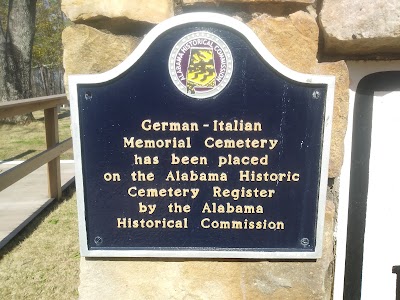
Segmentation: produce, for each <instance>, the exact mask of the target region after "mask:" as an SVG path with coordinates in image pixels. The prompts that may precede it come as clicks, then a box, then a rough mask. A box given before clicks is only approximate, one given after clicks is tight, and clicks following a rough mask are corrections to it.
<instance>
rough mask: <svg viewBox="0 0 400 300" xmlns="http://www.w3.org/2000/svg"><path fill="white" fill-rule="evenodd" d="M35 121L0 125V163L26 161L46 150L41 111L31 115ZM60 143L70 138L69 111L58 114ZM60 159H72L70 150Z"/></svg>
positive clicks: (64, 110)
mask: <svg viewBox="0 0 400 300" xmlns="http://www.w3.org/2000/svg"><path fill="white" fill-rule="evenodd" d="M33 115H34V117H35V119H36V121H34V122H32V123H30V124H27V125H21V124H16V125H14V124H0V145H1V147H0V161H1V160H7V161H8V160H26V159H29V158H31V157H33V156H35V155H37V154H39V153H40V152H41V151H43V150H46V135H45V127H44V117H43V111H38V112H34V113H33ZM58 116H59V121H58V128H59V136H60V141H63V140H65V139H67V138H69V137H71V130H70V128H71V121H70V117H69V110H66V109H61V111H60V113H59V115H58ZM61 159H73V153H72V149H70V150H68V151H66V152H65V153H63V154H62V155H61Z"/></svg>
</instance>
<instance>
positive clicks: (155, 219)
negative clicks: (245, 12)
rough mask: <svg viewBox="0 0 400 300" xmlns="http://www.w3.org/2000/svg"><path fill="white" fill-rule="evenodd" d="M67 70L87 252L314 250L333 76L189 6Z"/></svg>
mask: <svg viewBox="0 0 400 300" xmlns="http://www.w3.org/2000/svg"><path fill="white" fill-rule="evenodd" d="M69 80H70V91H71V107H72V113H73V115H72V118H73V135H74V150H75V160H76V166H77V168H76V181H77V193H78V207H79V220H80V223H79V227H80V240H81V252H82V255H84V256H110V257H115V256H117V257H118V256H120V257H129V256H131V257H157V256H159V257H226V258H230V257H232V258H291V259H293V258H301V259H303V258H317V257H319V256H320V255H321V248H322V245H321V243H322V231H323V219H324V208H325V196H326V185H327V163H328V157H329V140H330V130H331V115H332V102H333V86H334V78H333V77H330V76H315V75H305V74H300V73H296V72H294V71H291V70H289V69H287V68H286V67H284V66H283V65H281V64H280V63H279V62H277V61H276V59H275V58H274V57H272V55H271V54H270V53H269V52H268V51H267V50H266V49H265V48H264V47H263V46H262V44H261V42H260V41H259V40H258V39H257V37H256V36H255V35H254V33H253V32H252V31H251V30H250V29H249V28H247V27H246V26H245V25H243V24H242V23H240V22H238V21H235V20H234V19H232V18H229V17H226V16H222V15H217V14H208V13H197V14H186V15H181V16H178V17H174V18H172V19H170V20H167V21H165V22H164V23H161V24H160V25H158V26H156V27H155V28H154V29H153V30H152V31H151V32H150V33H149V34H148V35H147V36H146V37H145V39H144V40H143V42H142V43H141V44H140V45H139V46H138V48H137V49H136V50H135V51H134V52H133V53H132V54H131V56H129V57H128V58H127V59H126V60H125V61H124V62H123V63H122V64H121V65H119V66H118V67H116V68H115V69H113V70H111V71H109V72H106V73H104V74H100V75H79V76H70V78H69Z"/></svg>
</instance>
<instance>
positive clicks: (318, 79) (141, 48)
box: [68, 13, 335, 259]
mask: <svg viewBox="0 0 400 300" xmlns="http://www.w3.org/2000/svg"><path fill="white" fill-rule="evenodd" d="M195 22H202V23H210V24H217V25H222V26H226V27H229V28H231V29H233V30H236V31H237V32H239V33H240V34H241V35H242V36H243V37H244V38H245V39H247V41H248V42H249V43H250V44H251V45H252V46H253V47H254V48H255V49H256V50H257V51H258V53H259V55H260V56H261V57H262V58H263V59H264V60H265V61H266V62H267V63H268V64H269V65H270V66H271V67H273V68H274V69H275V70H276V71H278V72H279V73H281V74H282V75H284V76H285V77H287V78H289V79H291V80H293V81H296V82H299V83H308V84H326V85H327V96H326V106H325V107H326V108H325V121H324V138H323V144H322V157H321V171H320V186H319V199H318V215H317V229H316V245H315V251H313V252H296V251H293V252H290V251H276V252H275V251H274V252H272V251H271V252H265V251H247V250H246V251H241V250H240V249H237V250H235V249H231V250H218V251H216V250H112V249H110V250H90V249H89V247H88V243H87V232H86V220H85V205H84V193H83V175H82V157H81V143H80V124H79V117H78V116H79V108H78V94H77V87H78V84H94V83H102V82H107V81H109V80H112V79H114V78H115V77H117V76H118V75H120V74H122V73H123V72H125V71H126V70H128V69H129V68H130V67H132V66H133V65H134V64H135V62H136V61H137V60H138V59H139V58H140V57H141V56H142V55H143V54H144V53H145V51H146V50H147V49H148V48H149V47H150V45H151V44H152V43H153V42H154V41H155V40H156V39H157V37H159V36H160V35H161V34H162V33H164V32H165V31H167V30H169V29H171V28H173V27H176V26H180V25H184V24H190V23H195ZM68 81H69V91H70V104H71V122H72V135H73V145H74V147H73V148H74V158H75V181H76V194H77V201H78V219H79V241H80V252H81V255H82V256H85V257H169V258H242V259H317V258H320V257H321V255H322V241H323V227H324V220H325V201H326V190H327V183H328V165H329V151H330V139H331V135H330V133H331V129H332V114H333V100H334V86H335V77H334V76H328V75H311V74H302V73H299V72H296V71H293V70H291V69H289V68H287V67H286V66H284V65H283V64H281V63H280V62H279V61H278V60H277V59H276V58H275V57H274V56H273V55H272V54H271V53H270V52H269V51H268V50H267V49H266V48H265V46H264V45H263V44H262V42H261V41H260V39H259V38H258V37H257V36H256V35H255V33H254V32H253V31H252V30H251V29H250V28H249V27H247V26H246V25H245V24H243V23H242V22H240V21H238V20H236V19H234V18H231V17H228V16H225V15H221V14H216V13H190V14H182V15H179V16H176V17H173V18H170V19H168V20H166V21H164V22H162V23H160V24H158V25H157V26H155V27H154V28H153V29H152V30H151V31H150V32H149V33H148V34H147V35H146V36H145V37H144V39H143V41H142V42H141V43H140V44H139V45H138V47H137V48H136V49H135V50H134V51H133V52H132V53H131V54H130V55H129V56H128V57H127V58H126V59H125V60H124V61H123V62H122V63H121V64H119V65H118V66H116V67H115V68H113V69H111V70H109V71H107V72H104V73H101V74H91V75H70V76H69V77H68Z"/></svg>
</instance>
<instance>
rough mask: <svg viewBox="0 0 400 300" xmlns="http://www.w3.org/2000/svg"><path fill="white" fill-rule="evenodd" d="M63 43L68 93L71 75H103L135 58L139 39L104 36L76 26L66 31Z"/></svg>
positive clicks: (63, 35) (98, 32)
mask: <svg viewBox="0 0 400 300" xmlns="http://www.w3.org/2000/svg"><path fill="white" fill-rule="evenodd" d="M62 42H63V46H64V56H63V63H64V69H65V75H64V76H65V82H66V85H65V86H66V89H67V88H68V84H67V79H68V75H71V74H92V73H102V72H105V71H108V70H110V69H112V68H114V67H115V66H117V65H118V64H120V63H121V62H122V61H123V60H124V59H125V58H126V57H127V56H128V55H129V54H131V52H132V51H133V49H134V48H136V46H137V45H138V44H139V39H138V38H135V37H132V36H116V35H113V34H109V33H104V32H102V31H99V30H97V29H94V28H92V27H89V26H86V25H74V26H70V27H67V28H66V29H65V30H64V31H63V34H62Z"/></svg>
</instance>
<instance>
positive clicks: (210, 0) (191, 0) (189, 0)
mask: <svg viewBox="0 0 400 300" xmlns="http://www.w3.org/2000/svg"><path fill="white" fill-rule="evenodd" d="M314 1H315V0H182V4H184V5H193V4H196V3H224V2H234V3H255V2H257V3H291V4H292V3H306V4H313V3H314Z"/></svg>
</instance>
